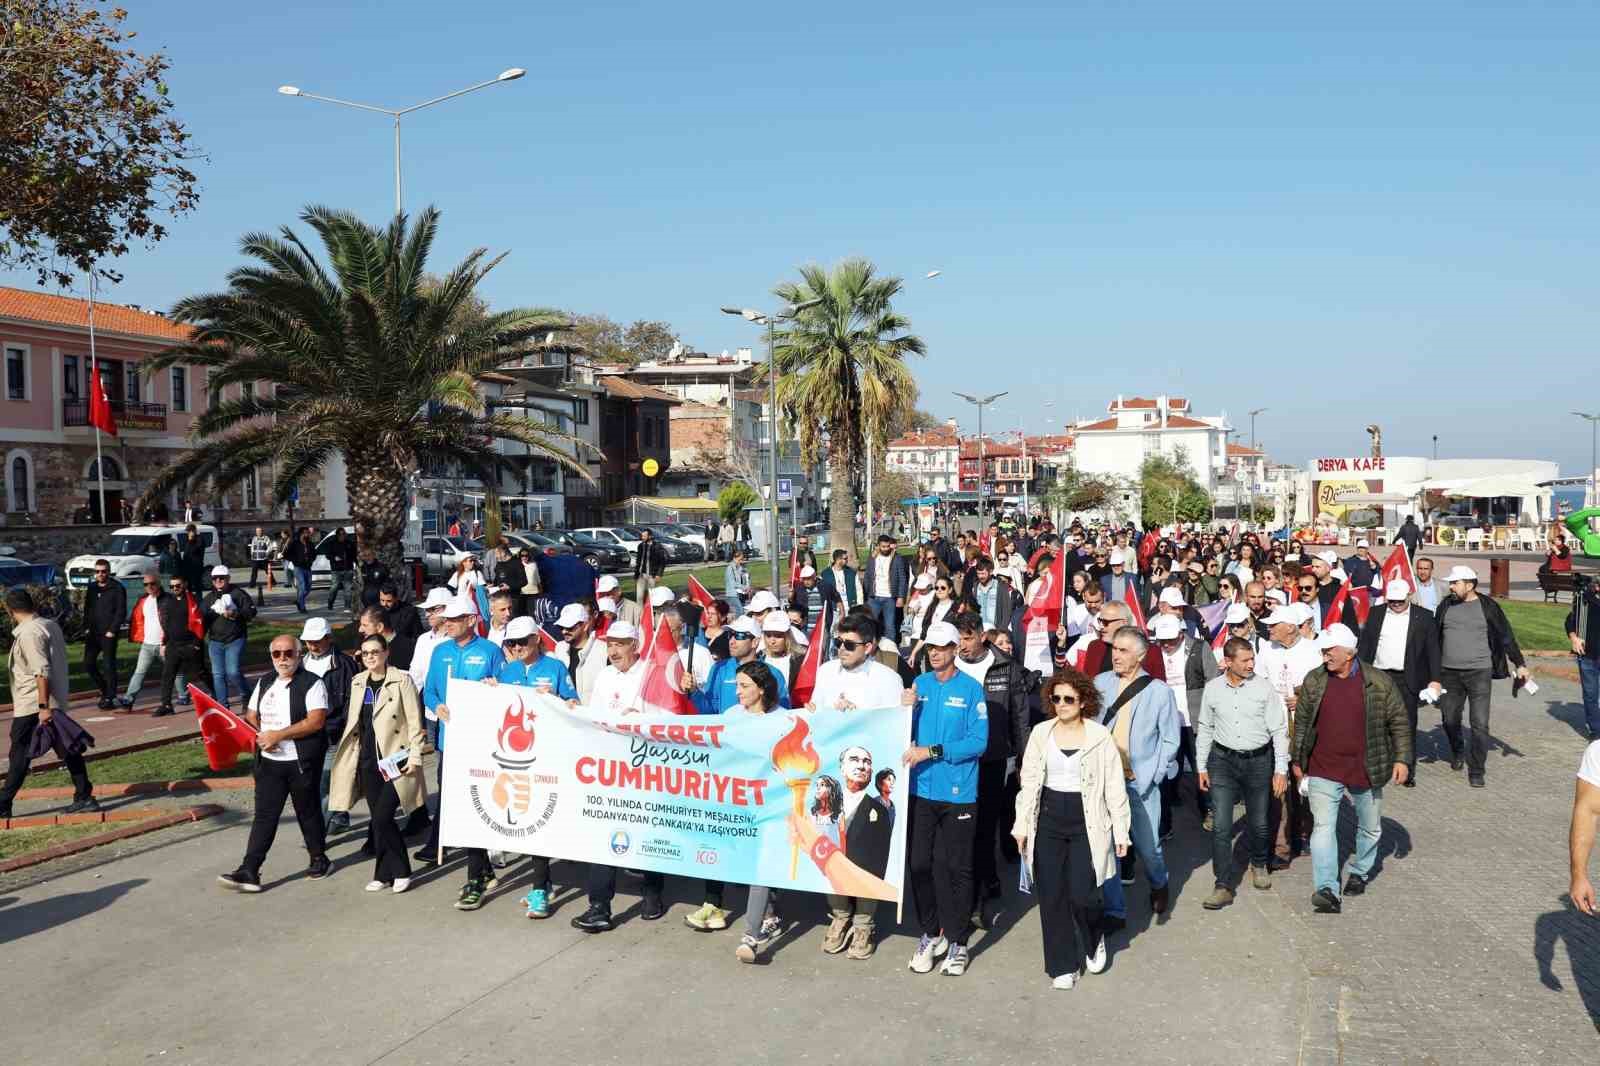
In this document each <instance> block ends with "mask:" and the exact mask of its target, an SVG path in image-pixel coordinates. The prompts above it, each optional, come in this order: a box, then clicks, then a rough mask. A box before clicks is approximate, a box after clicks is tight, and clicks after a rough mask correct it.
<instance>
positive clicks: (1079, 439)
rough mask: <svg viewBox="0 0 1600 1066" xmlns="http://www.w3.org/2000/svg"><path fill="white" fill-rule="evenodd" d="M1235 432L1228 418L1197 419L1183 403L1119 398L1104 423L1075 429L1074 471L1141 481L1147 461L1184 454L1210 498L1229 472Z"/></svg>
mask: <svg viewBox="0 0 1600 1066" xmlns="http://www.w3.org/2000/svg"><path fill="white" fill-rule="evenodd" d="M1232 428H1233V427H1232V426H1231V425H1229V424H1228V417H1227V415H1226V414H1223V415H1217V416H1211V417H1198V418H1197V417H1195V416H1194V415H1192V414H1191V413H1190V411H1189V401H1188V400H1186V399H1183V398H1182V397H1177V396H1167V395H1164V394H1163V395H1160V396H1157V397H1156V398H1155V399H1147V398H1145V397H1143V396H1127V397H1124V396H1118V397H1117V398H1116V399H1114V400H1112V401H1111V402H1110V403H1109V404H1107V405H1106V417H1105V418H1101V419H1097V420H1095V421H1091V422H1079V423H1077V424H1076V425H1074V426H1073V427H1072V436H1073V441H1074V444H1073V460H1074V465H1076V466H1077V468H1078V469H1079V470H1081V471H1083V472H1084V473H1085V474H1099V475H1104V476H1115V477H1125V478H1133V479H1137V478H1138V476H1139V468H1140V467H1141V466H1143V465H1144V461H1145V459H1146V458H1147V457H1149V456H1152V455H1167V456H1172V455H1175V454H1176V453H1177V452H1178V450H1179V449H1180V448H1181V449H1182V450H1183V451H1184V453H1185V454H1186V456H1187V458H1188V461H1189V466H1190V467H1191V468H1193V470H1194V474H1195V478H1196V480H1198V481H1199V482H1200V485H1201V487H1203V488H1204V489H1205V490H1206V491H1207V492H1212V491H1214V490H1215V489H1216V486H1217V483H1218V482H1219V480H1221V479H1222V478H1223V477H1224V476H1225V475H1226V473H1227V470H1228V465H1229V457H1228V451H1227V442H1228V433H1229V432H1230V431H1231V430H1232Z"/></svg>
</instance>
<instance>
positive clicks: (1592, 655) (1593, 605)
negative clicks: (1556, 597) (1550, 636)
mask: <svg viewBox="0 0 1600 1066" xmlns="http://www.w3.org/2000/svg"><path fill="white" fill-rule="evenodd" d="M1586 595H1587V596H1588V598H1589V600H1588V603H1586V604H1585V605H1584V606H1585V607H1586V608H1587V610H1586V611H1585V612H1584V620H1583V621H1584V626H1583V628H1584V632H1582V633H1578V609H1577V608H1576V607H1574V608H1572V610H1570V611H1568V612H1567V621H1566V630H1567V635H1568V636H1569V637H1570V636H1571V635H1572V634H1574V633H1578V636H1580V637H1582V638H1583V656H1584V658H1586V659H1600V586H1595V585H1590V586H1589V591H1588V593H1587V594H1586Z"/></svg>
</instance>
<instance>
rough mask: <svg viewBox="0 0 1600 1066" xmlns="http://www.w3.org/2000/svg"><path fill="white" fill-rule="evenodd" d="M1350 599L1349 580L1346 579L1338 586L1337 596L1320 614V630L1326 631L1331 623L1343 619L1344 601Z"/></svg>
mask: <svg viewBox="0 0 1600 1066" xmlns="http://www.w3.org/2000/svg"><path fill="white" fill-rule="evenodd" d="M1349 599H1350V579H1349V578H1348V577H1346V578H1345V579H1344V582H1343V583H1342V584H1341V585H1340V586H1339V594H1338V595H1337V596H1335V597H1334V598H1333V599H1332V601H1330V602H1329V604H1328V609H1327V610H1326V611H1324V612H1323V613H1322V625H1321V626H1320V627H1319V628H1321V629H1327V628H1328V627H1329V626H1331V625H1332V624H1333V623H1335V622H1338V621H1342V620H1343V619H1344V605H1345V601H1347V600H1349Z"/></svg>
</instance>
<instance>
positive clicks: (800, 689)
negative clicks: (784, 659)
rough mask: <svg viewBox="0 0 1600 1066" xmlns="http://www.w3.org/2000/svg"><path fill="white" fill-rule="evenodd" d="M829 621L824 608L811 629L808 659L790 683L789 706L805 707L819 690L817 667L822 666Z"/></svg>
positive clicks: (801, 661)
mask: <svg viewBox="0 0 1600 1066" xmlns="http://www.w3.org/2000/svg"><path fill="white" fill-rule="evenodd" d="M827 620H828V611H827V608H826V607H824V608H823V609H822V610H820V611H818V612H817V623H816V625H814V626H812V627H811V643H810V644H809V645H808V646H807V647H806V657H805V658H804V659H801V660H800V667H799V669H797V670H796V671H795V672H794V680H793V681H791V682H789V706H791V707H804V706H805V705H806V704H808V703H810V702H811V694H812V693H813V692H815V691H816V688H817V667H818V666H820V665H822V647H823V645H824V644H826V643H827V639H826V634H825V633H824V632H823V628H822V627H823V624H824V623H826V622H827Z"/></svg>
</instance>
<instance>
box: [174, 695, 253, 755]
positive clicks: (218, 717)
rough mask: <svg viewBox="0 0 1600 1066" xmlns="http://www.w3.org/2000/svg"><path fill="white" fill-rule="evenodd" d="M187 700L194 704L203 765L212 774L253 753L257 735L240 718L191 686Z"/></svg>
mask: <svg viewBox="0 0 1600 1066" xmlns="http://www.w3.org/2000/svg"><path fill="white" fill-rule="evenodd" d="M189 698H190V699H192V700H194V714H195V719H196V721H197V722H199V724H200V739H201V740H202V741H204V742H205V745H206V762H207V763H209V764H210V766H211V768H212V769H213V770H231V769H232V768H233V766H234V764H235V763H237V762H238V761H239V756H240V755H242V754H243V753H245V752H247V751H255V750H256V731H255V730H254V729H251V728H250V725H249V723H247V722H246V721H245V720H244V719H243V718H240V717H239V716H238V715H236V714H234V713H233V712H232V711H230V710H228V708H226V707H224V706H223V705H222V704H220V703H218V702H217V701H216V700H214V699H212V698H211V697H210V696H208V695H206V694H205V693H204V692H202V691H201V690H200V689H197V688H195V687H194V686H193V685H190V686H189Z"/></svg>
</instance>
